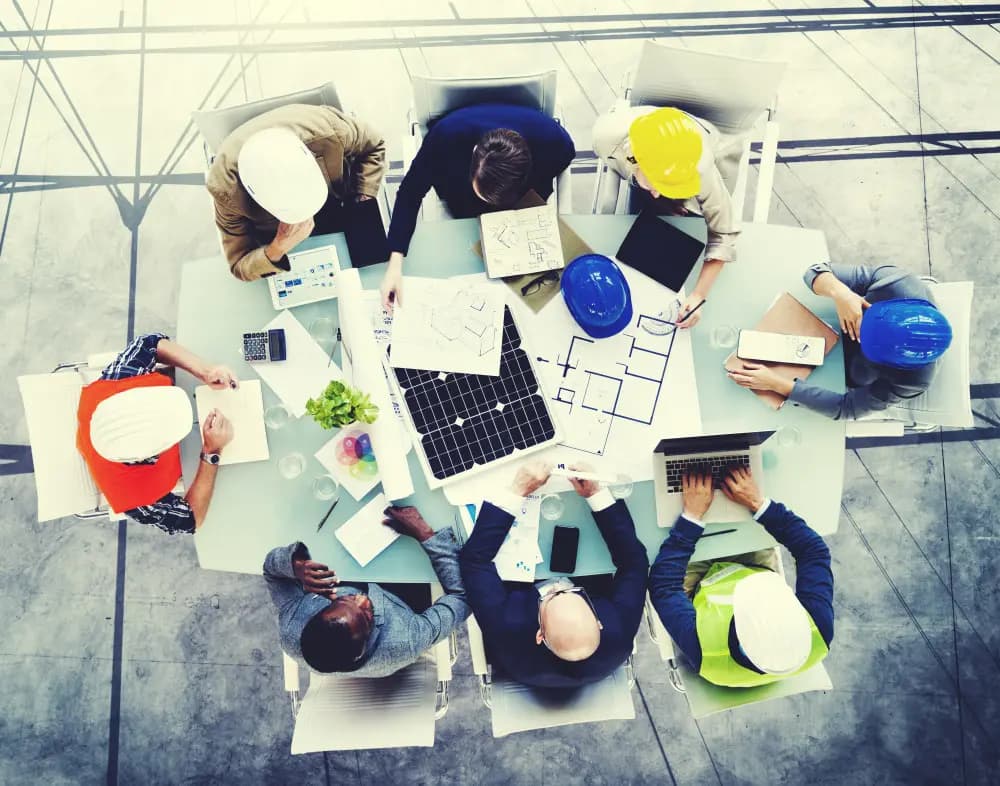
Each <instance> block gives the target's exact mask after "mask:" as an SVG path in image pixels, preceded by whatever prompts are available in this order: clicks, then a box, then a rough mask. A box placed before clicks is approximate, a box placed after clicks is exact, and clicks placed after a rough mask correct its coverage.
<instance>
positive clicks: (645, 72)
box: [592, 41, 787, 223]
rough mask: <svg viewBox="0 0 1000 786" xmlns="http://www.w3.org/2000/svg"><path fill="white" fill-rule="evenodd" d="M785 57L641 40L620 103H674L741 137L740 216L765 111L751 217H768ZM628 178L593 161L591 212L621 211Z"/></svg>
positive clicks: (737, 186)
mask: <svg viewBox="0 0 1000 786" xmlns="http://www.w3.org/2000/svg"><path fill="white" fill-rule="evenodd" d="M786 65H787V64H786V63H776V62H767V61H761V60H748V59H745V58H740V57H729V56H726V55H715V54H710V53H707V52H696V51H693V50H690V49H680V48H677V47H671V46H663V45H662V44H657V43H654V42H652V41H645V42H644V43H643V45H642V52H641V53H640V56H639V63H638V65H637V66H636V69H635V72H634V78H633V79H632V81H631V85H629V86H628V87H627V88H626V89H625V95H624V98H622V99H621V100H620V102H619V105H620V106H623V107H626V106H639V105H643V104H649V105H653V106H675V107H677V108H678V109H681V110H683V111H685V112H690V113H691V114H693V115H696V116H697V117H701V118H703V119H705V120H708V121H709V122H711V123H712V124H713V125H715V126H716V128H718V129H719V131H721V132H722V133H724V134H727V135H730V136H735V137H745V140H744V144H743V152H742V155H741V157H740V162H739V169H738V172H737V175H736V182H735V185H734V186H733V204H734V207H735V210H736V215H737V216H739V217H741V218H742V216H743V210H744V202H745V198H746V189H747V177H748V173H749V168H750V143H751V140H750V137H751V131H752V130H753V129H754V127H755V126H756V125H757V124H758V122H759V121H760V120H761V119H762V117H764V116H765V115H766V118H767V120H766V122H765V125H764V129H763V134H762V136H761V145H762V147H761V154H760V167H759V170H758V177H757V193H756V196H755V198H754V209H753V220H754V221H755V222H760V223H766V222H767V216H768V212H769V211H770V206H771V190H772V186H773V183H774V163H775V158H776V157H777V151H778V122H777V93H778V85H779V83H780V82H781V78H782V76H783V75H784V72H785V68H786ZM627 204H628V183H626V182H625V181H623V180H622V179H621V178H620V177H618V175H617V174H616V173H615V172H612V171H611V170H609V169H608V168H607V165H606V163H605V162H602V161H598V162H597V181H596V183H595V185H594V193H593V199H592V212H594V213H624V212H625V210H626V208H627Z"/></svg>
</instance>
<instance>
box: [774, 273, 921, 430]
mask: <svg viewBox="0 0 1000 786" xmlns="http://www.w3.org/2000/svg"><path fill="white" fill-rule="evenodd" d="M820 273H833V275H835V276H836V277H837V278H838V279H840V280H841V281H842V282H843V283H844V284H846V285H847V286H848V287H849V288H850V289H851V290H852V291H854V292H857V293H858V294H859V295H863V296H864V297H865V299H866V300H867V301H868V302H869V303H877V302H879V301H882V300H895V299H897V298H919V299H921V300H927V301H929V302H931V303H933V302H934V297H933V296H932V295H931V292H930V290H929V289H928V288H927V285H926V284H925V283H924V282H923V281H921V280H920V279H919V278H917V277H916V276H915V275H913V274H912V273H908V272H906V271H905V270H903V269H902V268H898V267H896V266H895V265H882V266H880V267H866V266H864V265H859V266H857V267H854V266H851V265H831V264H830V263H829V262H822V263H820V264H817V265H813V266H812V267H810V268H809V269H808V270H807V271H806V274H805V276H803V278H804V280H805V282H806V286H808V287H809V289H812V285H813V281H815V280H816V276H818V275H819V274H820ZM862 320H863V318H862ZM842 338H843V340H844V365H845V368H846V371H847V388H848V389H847V392H846V393H835V392H834V391H832V390H827V389H826V388H822V387H820V386H819V385H813V384H810V383H809V382H808V381H804V380H801V379H799V380H796V381H795V387H794V388H792V393H791V395H790V396H789V397H788V400H789V401H791V402H792V403H793V404H801V405H803V406H806V407H809V408H810V409H814V410H816V411H817V412H821V413H823V414H824V415H827V416H828V417H831V418H834V419H835V420H854V419H856V418H860V417H863V416H864V415H868V414H870V413H872V412H879V411H881V410H884V409H886V408H887V407H889V406H891V405H892V404H895V403H897V402H900V401H903V400H905V399H909V398H915V397H917V396H919V395H920V394H921V393H923V392H924V391H925V390H927V387H928V385H930V383H931V380H932V379H933V378H934V372H935V371H936V369H937V366H936V364H933V363H932V364H931V365H929V366H925V367H924V368H918V369H910V370H905V369H898V368H890V367H889V366H881V365H878V364H877V363H872V362H871V361H870V360H868V359H867V358H866V357H865V356H864V355H863V354H862V353H861V349H860V348H859V346H858V344H857V342H854V341H851V340H850V339H849V338H847V337H846V336H844V337H842Z"/></svg>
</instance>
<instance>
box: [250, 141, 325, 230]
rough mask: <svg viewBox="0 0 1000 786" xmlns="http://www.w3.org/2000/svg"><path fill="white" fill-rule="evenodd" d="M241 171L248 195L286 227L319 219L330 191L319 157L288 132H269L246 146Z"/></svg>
mask: <svg viewBox="0 0 1000 786" xmlns="http://www.w3.org/2000/svg"><path fill="white" fill-rule="evenodd" d="M239 170H240V180H241V181H242V183H243V187H244V188H245V189H246V190H247V193H249V194H250V196H251V197H253V199H254V201H255V202H256V203H257V204H258V205H260V206H261V207H262V208H264V209H265V210H266V211H267V212H268V213H270V214H271V215H272V216H274V217H275V218H277V219H278V220H279V221H283V222H285V223H286V224H298V223H299V222H301V221H305V220H306V219H309V218H312V217H313V216H314V215H316V214H317V213H318V212H319V209H320V208H321V207H323V203H324V202H326V197H327V193H328V192H329V188H330V186H329V183H327V182H326V179H325V178H324V177H323V173H322V171H321V170H320V168H319V165H318V164H317V163H316V158H315V156H313V154H312V153H311V152H310V150H309V148H308V147H306V146H305V145H304V144H303V142H302V140H301V139H299V138H298V136H296V135H295V134H294V133H293V132H292V131H291V130H290V129H288V128H265V129H264V130H263V131H258V132H257V133H256V134H254V135H253V136H251V137H250V138H249V139H248V140H247V141H246V142H244V143H243V147H242V148H241V149H240V157H239Z"/></svg>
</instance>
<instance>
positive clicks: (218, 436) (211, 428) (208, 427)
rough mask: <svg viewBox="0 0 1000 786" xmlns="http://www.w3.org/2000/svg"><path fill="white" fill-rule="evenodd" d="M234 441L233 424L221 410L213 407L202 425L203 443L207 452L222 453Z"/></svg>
mask: <svg viewBox="0 0 1000 786" xmlns="http://www.w3.org/2000/svg"><path fill="white" fill-rule="evenodd" d="M232 441H233V424H232V423H231V422H230V420H229V418H227V417H226V416H225V415H223V414H222V413H221V412H219V410H217V409H213V410H212V411H211V412H209V413H208V417H207V418H205V424H204V425H203V426H202V427H201V444H202V447H203V448H204V450H205V452H206V453H221V452H222V449H223V448H224V447H225V446H226V445H228V444H229V443H230V442H232Z"/></svg>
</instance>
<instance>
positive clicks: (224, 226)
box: [205, 104, 386, 281]
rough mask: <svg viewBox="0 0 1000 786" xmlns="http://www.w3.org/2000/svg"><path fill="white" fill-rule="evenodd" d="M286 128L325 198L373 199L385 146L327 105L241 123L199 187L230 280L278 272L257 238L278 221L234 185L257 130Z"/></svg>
mask: <svg viewBox="0 0 1000 786" xmlns="http://www.w3.org/2000/svg"><path fill="white" fill-rule="evenodd" d="M274 126H286V127H288V128H290V129H291V130H292V131H294V132H295V133H296V134H297V135H298V136H299V138H300V139H301V140H302V141H303V142H304V143H305V145H306V147H308V148H309V149H310V150H311V151H312V152H313V154H314V155H315V156H316V163H317V164H319V168H320V169H321V170H322V172H323V176H324V177H325V178H326V180H327V182H328V183H329V184H330V194H331V195H332V196H334V197H335V198H337V199H341V200H342V199H346V198H348V197H351V196H354V195H355V194H364V195H366V196H370V197H374V196H376V195H377V194H378V189H379V185H380V184H381V182H382V176H383V174H384V173H385V168H386V164H385V142H384V141H383V139H382V136H381V134H379V133H378V132H377V131H375V129H373V128H372V127H371V126H369V125H368V124H366V123H363V122H361V121H360V120H358V119H356V118H353V117H351V116H350V115H346V114H344V113H343V112H341V111H340V110H339V109H334V108H333V107H331V106H311V105H307V104H289V105H288V106H282V107H278V108H277V109H272V110H271V111H270V112H265V113H264V114H262V115H260V116H259V117H255V118H253V119H252V120H249V121H247V122H246V123H244V124H243V125H241V126H240V127H239V128H237V129H236V130H235V131H233V133H231V134H230V135H229V136H228V137H226V139H225V141H224V142H223V143H222V145H220V147H219V150H218V152H217V153H216V156H215V160H214V161H213V162H212V166H211V168H210V169H209V170H208V177H207V178H206V183H205V185H206V186H207V188H208V191H209V193H210V194H211V195H212V199H214V200H215V224H216V226H218V227H219V232H220V233H221V234H222V249H223V252H224V253H225V255H226V259H227V260H228V262H229V268H230V270H231V271H232V273H233V275H234V276H236V277H237V278H239V279H242V280H243V281H253V280H254V279H258V278H260V277H261V276H263V275H265V274H267V273H274V272H276V271H278V270H279V268H277V267H275V266H274V265H272V264H271V263H270V262H269V261H268V259H267V257H266V256H265V255H264V249H263V247H262V246H261V243H260V239H262V238H267V239H268V241H266V242H269V241H270V238H272V237H274V234H275V232H277V229H278V220H277V219H276V218H275V217H274V216H272V215H271V214H270V213H268V212H267V211H266V210H264V209H263V208H262V207H261V206H260V205H258V204H257V203H256V202H254V201H253V199H252V198H251V196H250V195H249V194H248V193H247V192H246V189H244V188H243V185H242V184H241V183H240V180H239V168H238V165H237V162H238V160H239V155H240V150H241V149H242V147H243V143H244V142H245V141H246V140H247V139H248V138H249V137H250V136H252V135H253V134H255V133H256V132H257V131H260V130H262V129H264V128H272V127H274Z"/></svg>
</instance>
